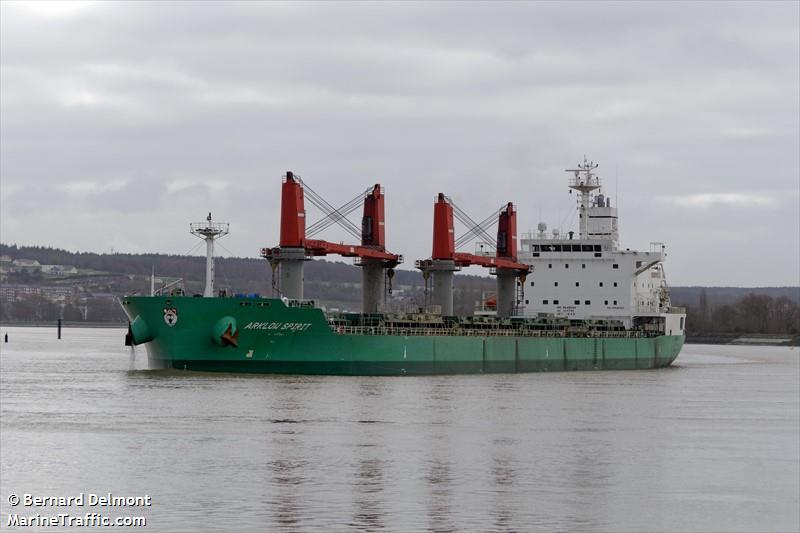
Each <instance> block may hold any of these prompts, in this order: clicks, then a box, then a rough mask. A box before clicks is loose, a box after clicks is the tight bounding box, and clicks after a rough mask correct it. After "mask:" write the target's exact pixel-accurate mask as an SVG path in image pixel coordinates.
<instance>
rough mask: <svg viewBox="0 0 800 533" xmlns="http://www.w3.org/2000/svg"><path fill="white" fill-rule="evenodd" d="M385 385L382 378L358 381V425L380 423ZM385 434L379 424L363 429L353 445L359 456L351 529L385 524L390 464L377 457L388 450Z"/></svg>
mask: <svg viewBox="0 0 800 533" xmlns="http://www.w3.org/2000/svg"><path fill="white" fill-rule="evenodd" d="M385 388H386V382H385V381H383V380H379V381H361V382H359V384H358V392H357V394H358V400H359V401H358V406H359V407H360V412H359V415H358V416H359V419H358V423H359V425H362V426H363V425H365V424H373V425H377V426H380V425H381V422H382V421H381V418H380V417H381V413H382V412H383V407H384V406H383V405H382V400H383V399H384V395H385V392H386V391H385ZM384 434H385V432H384V431H383V430H382V429H380V427H378V428H377V429H376V430H375V431H369V430H366V429H364V430H363V431H359V432H358V435H360V436H361V438H360V439H359V442H358V443H357V444H356V445H355V447H354V451H355V454H356V456H357V459H356V460H354V461H353V465H354V467H355V468H354V473H353V482H352V484H353V499H354V510H353V517H352V523H351V524H350V527H351V528H354V529H358V530H366V531H375V530H378V529H384V528H385V527H386V524H385V518H386V509H385V503H384V495H385V492H386V491H385V488H386V487H385V483H386V480H385V478H386V467H387V464H386V461H385V460H384V459H381V458H379V457H377V455H379V454H383V453H385V450H386V446H385V443H384V441H383V437H384Z"/></svg>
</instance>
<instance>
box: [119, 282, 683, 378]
mask: <svg viewBox="0 0 800 533" xmlns="http://www.w3.org/2000/svg"><path fill="white" fill-rule="evenodd" d="M122 303H123V308H124V309H125V312H126V313H127V314H128V317H129V318H130V319H131V321H132V322H134V321H135V324H134V326H135V327H134V328H133V329H134V333H138V334H139V337H140V338H139V339H138V341H143V342H141V343H142V344H144V345H145V346H146V348H147V352H148V360H149V364H150V367H151V368H175V369H182V370H193V371H212V372H244V373H270V374H316V375H431V374H481V373H514V372H555V371H569V370H634V369H652V368H661V367H666V366H669V365H670V364H671V363H672V362H673V361H674V360H675V358H676V357H677V356H678V353H679V352H680V350H681V348H682V346H683V341H684V336H683V335H662V336H654V337H638V338H637V337H604V336H600V337H570V336H563V337H562V336H552V335H550V336H499V335H486V334H480V333H478V332H471V333H472V334H462V335H453V334H447V335H436V334H431V335H427V334H419V333H415V334H414V335H384V334H377V333H374V334H371V333H370V332H369V331H367V334H349V333H337V332H336V331H334V330H332V329H331V328H330V327H329V326H328V324H327V322H326V319H325V316H324V314H323V313H322V311H321V310H319V309H315V308H292V307H287V306H286V305H285V304H284V303H283V302H282V301H281V300H276V299H236V298H187V297H173V298H167V297H128V298H124V299H123V300H122ZM231 319H233V322H232V323H233V324H234V327H233V328H232V329H231V332H233V331H234V330H235V331H236V333H237V335H236V338H235V344H236V346H234V345H231V344H228V343H225V342H224V341H222V342H221V341H220V339H219V334H220V323H222V324H223V327H224V326H226V325H229V324H231ZM142 324H144V325H145V326H146V327H144V328H143V327H142ZM137 326H138V329H137ZM142 331H145V332H146V333H142ZM145 339H147V340H146V341H145ZM138 343H139V342H137V344H138ZM226 344H227V345H226Z"/></svg>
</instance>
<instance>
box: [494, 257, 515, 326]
mask: <svg viewBox="0 0 800 533" xmlns="http://www.w3.org/2000/svg"><path fill="white" fill-rule="evenodd" d="M517 275H518V274H517V273H516V272H515V271H513V270H506V269H497V316H498V318H508V317H510V316H511V315H512V314H514V307H515V306H516V305H515V304H516V298H517Z"/></svg>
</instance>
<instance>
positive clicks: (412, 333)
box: [331, 325, 663, 339]
mask: <svg viewBox="0 0 800 533" xmlns="http://www.w3.org/2000/svg"><path fill="white" fill-rule="evenodd" d="M331 330H332V331H333V332H334V333H337V334H339V335H376V336H388V335H392V336H400V337H567V336H578V337H587V338H628V339H630V338H643V337H655V336H658V335H663V333H661V332H646V331H595V330H590V331H581V332H576V331H572V332H570V331H568V330H561V329H558V330H530V329H461V328H393V327H384V326H374V327H373V326H333V325H332V326H331Z"/></svg>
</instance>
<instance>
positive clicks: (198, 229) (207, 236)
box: [189, 213, 230, 298]
mask: <svg viewBox="0 0 800 533" xmlns="http://www.w3.org/2000/svg"><path fill="white" fill-rule="evenodd" d="M229 228H230V224H228V223H227V222H212V221H211V213H209V214H208V216H207V217H206V221H205V222H192V223H191V224H189V233H191V234H192V235H196V236H197V237H200V238H201V239H204V240H205V241H206V287H205V289H204V290H203V296H204V297H206V298H210V297H212V296H214V241H215V240H216V239H220V238H222V237H224V236H225V235H227V234H228V230H229Z"/></svg>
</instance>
